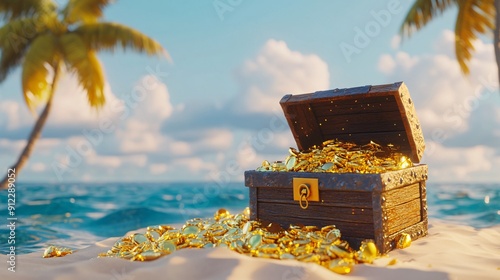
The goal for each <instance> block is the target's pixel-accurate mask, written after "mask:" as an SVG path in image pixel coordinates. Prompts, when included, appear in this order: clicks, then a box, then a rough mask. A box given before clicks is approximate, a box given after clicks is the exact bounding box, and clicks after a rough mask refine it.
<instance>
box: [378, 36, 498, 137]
mask: <svg viewBox="0 0 500 280" xmlns="http://www.w3.org/2000/svg"><path fill="white" fill-rule="evenodd" d="M454 40H455V37H454V34H453V32H451V31H449V30H447V31H445V32H443V36H442V38H441V40H440V41H439V42H437V43H436V46H438V47H437V50H438V53H437V54H433V55H429V54H424V55H410V54H408V53H405V52H397V53H396V54H395V55H388V54H384V55H382V56H381V57H380V59H379V66H378V68H379V70H380V71H381V72H382V73H384V74H386V75H387V76H388V77H389V78H390V79H391V80H392V81H399V80H403V81H405V82H406V83H407V84H408V87H409V89H410V92H411V94H412V97H413V100H414V102H415V104H416V107H417V112H418V114H419V117H420V120H421V122H422V126H423V127H424V128H426V129H427V130H436V129H442V130H444V131H445V132H446V134H447V135H449V136H453V135H456V134H458V133H460V132H463V131H465V130H467V128H468V127H467V120H468V119H469V117H470V114H471V112H472V111H473V108H471V107H473V106H474V105H475V104H474V103H475V102H479V101H481V99H482V98H478V96H479V94H478V92H481V89H484V88H485V87H492V86H493V87H494V88H496V87H497V85H496V78H495V82H494V83H492V78H493V77H492V73H496V71H497V67H496V63H495V60H494V55H493V46H492V45H491V44H485V43H483V42H481V41H479V40H478V41H476V42H474V46H475V47H476V53H475V54H474V57H473V58H472V59H471V62H470V68H471V75H470V76H469V77H464V75H463V74H462V73H461V71H460V68H459V66H458V63H457V61H456V59H455V56H454V53H453V46H454ZM471 104H472V106H471Z"/></svg>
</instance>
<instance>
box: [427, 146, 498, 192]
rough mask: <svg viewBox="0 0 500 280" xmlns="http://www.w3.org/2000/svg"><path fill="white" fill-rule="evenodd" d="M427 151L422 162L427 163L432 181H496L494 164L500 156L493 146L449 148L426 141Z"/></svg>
mask: <svg viewBox="0 0 500 280" xmlns="http://www.w3.org/2000/svg"><path fill="white" fill-rule="evenodd" d="M427 145H428V146H429V150H430V151H429V152H428V153H426V154H425V156H424V158H423V160H422V162H424V163H426V164H428V165H429V180H432V181H443V182H446V181H448V182H449V181H457V180H459V181H470V182H477V181H486V182H487V181H490V182H491V181H498V175H497V174H495V173H496V172H497V170H496V169H495V168H494V167H495V164H498V163H499V162H500V156H498V154H497V155H495V150H494V149H493V148H489V147H485V146H474V147H466V148H450V147H446V146H443V145H442V144H440V143H436V142H433V141H428V142H427Z"/></svg>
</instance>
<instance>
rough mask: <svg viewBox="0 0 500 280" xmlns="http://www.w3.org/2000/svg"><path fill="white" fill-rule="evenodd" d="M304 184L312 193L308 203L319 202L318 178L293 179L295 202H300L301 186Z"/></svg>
mask: <svg viewBox="0 0 500 280" xmlns="http://www.w3.org/2000/svg"><path fill="white" fill-rule="evenodd" d="M302 184H305V185H307V186H308V187H309V190H310V192H311V194H310V195H309V196H308V197H307V201H319V189H318V179H317V178H293V200H295V201H300V185H302Z"/></svg>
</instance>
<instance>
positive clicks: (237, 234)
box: [99, 208, 378, 274]
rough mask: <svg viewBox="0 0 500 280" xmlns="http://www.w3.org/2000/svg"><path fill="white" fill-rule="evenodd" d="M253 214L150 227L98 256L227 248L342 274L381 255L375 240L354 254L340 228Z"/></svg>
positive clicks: (140, 257)
mask: <svg viewBox="0 0 500 280" xmlns="http://www.w3.org/2000/svg"><path fill="white" fill-rule="evenodd" d="M249 214H250V211H249V209H248V208H246V209H245V210H244V211H243V212H242V213H240V214H236V215H232V214H230V213H229V212H228V211H227V210H225V209H219V210H218V211H217V212H216V213H215V215H214V217H213V218H205V219H201V218H194V219H190V220H188V221H186V223H185V224H184V225H183V226H182V227H181V228H180V229H175V228H173V227H171V226H168V225H158V226H150V227H148V228H147V231H146V232H145V233H144V234H139V233H135V234H132V235H129V236H126V237H123V238H120V239H119V240H118V241H116V243H115V244H114V245H113V247H112V248H111V249H110V250H109V251H108V252H105V253H101V254H100V255H99V257H118V258H123V259H128V260H131V261H149V260H154V259H157V258H159V257H161V256H164V255H168V254H171V253H173V252H175V251H176V250H180V249H183V248H211V247H225V248H229V249H231V250H233V251H235V252H238V253H240V254H245V255H248V256H252V257H260V258H271V259H295V260H298V261H303V262H312V263H317V264H319V265H322V266H324V267H326V268H328V269H330V270H331V271H334V272H336V273H340V274H347V273H349V272H351V270H352V268H353V265H355V264H357V263H371V262H373V260H374V259H376V258H377V256H378V250H377V247H376V245H375V243H374V242H373V241H372V240H365V241H364V242H363V243H362V244H361V246H360V248H359V250H357V251H356V250H353V249H352V248H351V247H350V246H349V244H348V243H347V242H346V241H343V240H342V239H341V233H340V230H339V229H337V228H335V226H333V225H331V226H325V227H322V228H317V227H315V226H293V225H291V226H290V227H289V228H288V229H286V230H285V229H283V228H281V227H280V226H279V225H277V224H272V223H263V222H257V221H251V220H249Z"/></svg>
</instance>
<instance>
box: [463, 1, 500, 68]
mask: <svg viewBox="0 0 500 280" xmlns="http://www.w3.org/2000/svg"><path fill="white" fill-rule="evenodd" d="M495 13H496V12H495V5H494V0H461V1H459V6H458V15H457V22H456V24H455V54H456V56H457V60H458V63H459V64H460V69H461V70H462V72H464V73H465V74H468V73H469V66H468V62H469V60H470V59H471V57H472V52H473V51H474V45H473V42H474V40H475V39H476V38H477V35H478V34H483V33H486V32H487V31H488V30H494V29H495Z"/></svg>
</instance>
